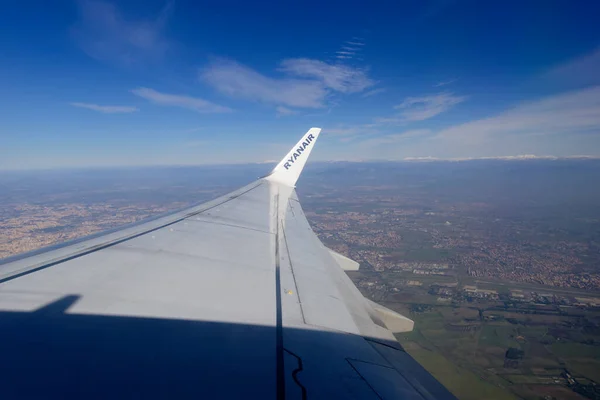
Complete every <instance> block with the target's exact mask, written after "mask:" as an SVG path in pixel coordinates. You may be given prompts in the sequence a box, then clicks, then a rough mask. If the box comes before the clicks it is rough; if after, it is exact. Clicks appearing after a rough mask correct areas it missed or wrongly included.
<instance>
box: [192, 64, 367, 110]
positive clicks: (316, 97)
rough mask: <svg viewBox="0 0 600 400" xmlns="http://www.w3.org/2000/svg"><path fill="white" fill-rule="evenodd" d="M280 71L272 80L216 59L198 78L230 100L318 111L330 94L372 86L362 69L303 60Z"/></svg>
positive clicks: (352, 91) (245, 67)
mask: <svg viewBox="0 0 600 400" xmlns="http://www.w3.org/2000/svg"><path fill="white" fill-rule="evenodd" d="M279 70H280V71H281V72H283V73H284V74H285V76H284V77H279V78H272V77H268V76H265V75H263V74H261V73H259V72H257V71H255V70H253V69H251V68H249V67H247V66H244V65H242V64H239V63H237V62H235V61H231V60H226V59H216V60H214V61H213V62H211V63H210V64H209V65H208V66H207V67H206V68H204V69H202V70H201V71H200V79H201V80H203V81H204V82H206V83H208V84H209V85H211V86H213V87H214V88H215V89H216V90H218V91H219V92H221V93H224V94H226V95H229V96H232V97H238V98H243V99H248V100H254V101H261V102H265V103H271V104H276V105H281V106H286V107H298V108H321V107H324V106H325V105H326V99H327V97H328V96H329V95H330V94H332V93H335V92H338V93H344V94H346V93H355V92H361V91H363V90H365V89H366V88H368V87H369V86H371V85H373V84H374V82H373V81H372V80H371V79H370V78H368V77H367V75H366V72H365V71H363V70H359V69H356V68H352V67H348V66H343V65H338V64H336V65H331V64H327V63H325V62H322V61H318V60H311V59H306V58H300V59H287V60H284V61H283V62H282V63H281V66H280V69H279Z"/></svg>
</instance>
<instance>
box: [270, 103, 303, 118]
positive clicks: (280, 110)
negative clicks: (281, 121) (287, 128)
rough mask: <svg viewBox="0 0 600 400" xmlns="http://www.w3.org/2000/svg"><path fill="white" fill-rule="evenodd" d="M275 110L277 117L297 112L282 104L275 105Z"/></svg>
mask: <svg viewBox="0 0 600 400" xmlns="http://www.w3.org/2000/svg"><path fill="white" fill-rule="evenodd" d="M275 111H277V116H278V117H287V116H288V115H294V114H297V113H298V112H297V111H294V110H290V109H289V108H287V107H283V106H277V108H276V109H275Z"/></svg>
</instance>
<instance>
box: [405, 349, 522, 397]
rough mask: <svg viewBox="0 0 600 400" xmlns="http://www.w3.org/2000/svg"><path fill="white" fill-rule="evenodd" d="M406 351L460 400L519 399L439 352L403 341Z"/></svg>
mask: <svg viewBox="0 0 600 400" xmlns="http://www.w3.org/2000/svg"><path fill="white" fill-rule="evenodd" d="M401 343H402V345H403V346H404V348H405V349H406V351H407V352H408V353H409V354H410V355H411V356H412V357H414V359H415V360H417V361H418V362H419V363H420V364H421V365H423V367H425V369H427V370H428V371H429V372H431V373H432V375H433V376H435V377H436V378H437V379H438V380H439V381H440V382H441V383H442V384H443V385H444V386H446V388H448V390H450V391H451V392H452V393H453V394H454V395H455V396H456V397H458V398H459V399H465V400H471V399H472V400H481V399H499V400H502V399H511V400H512V399H517V398H518V397H515V396H514V395H513V394H512V393H510V391H507V390H505V389H503V388H500V387H498V386H495V385H494V384H491V383H488V382H486V381H485V380H483V379H481V378H479V377H478V376H477V375H475V374H474V373H472V372H470V371H469V370H467V369H464V368H461V367H459V366H457V365H456V364H454V363H452V362H450V361H449V360H448V359H447V358H446V357H444V356H443V355H442V354H441V353H440V352H439V351H437V350H427V349H425V348H423V347H421V346H420V345H419V344H418V343H416V342H413V341H410V340H408V341H407V340H401Z"/></svg>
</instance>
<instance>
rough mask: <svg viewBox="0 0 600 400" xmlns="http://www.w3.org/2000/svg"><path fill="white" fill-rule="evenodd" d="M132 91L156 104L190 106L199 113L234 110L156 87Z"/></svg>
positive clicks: (189, 107)
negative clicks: (159, 89) (166, 91)
mask: <svg viewBox="0 0 600 400" xmlns="http://www.w3.org/2000/svg"><path fill="white" fill-rule="evenodd" d="M131 93H133V94H135V95H136V96H139V97H142V98H144V99H146V100H149V101H151V102H153V103H155V104H160V105H164V106H174V107H183V108H188V109H190V110H194V111H197V112H199V113H223V112H230V111H232V110H231V109H230V108H229V107H224V106H220V105H218V104H215V103H211V102H210V101H208V100H204V99H200V98H197V97H191V96H185V95H177V94H168V93H161V92H158V91H156V90H154V89H149V88H144V87H140V88H137V89H133V90H132V91H131Z"/></svg>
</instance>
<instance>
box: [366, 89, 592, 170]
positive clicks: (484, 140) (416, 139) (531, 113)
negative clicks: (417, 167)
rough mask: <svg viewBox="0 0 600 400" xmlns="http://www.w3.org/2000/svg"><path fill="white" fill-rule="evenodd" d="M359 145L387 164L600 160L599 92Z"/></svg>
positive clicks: (558, 97)
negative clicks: (427, 159) (487, 159)
mask: <svg viewBox="0 0 600 400" xmlns="http://www.w3.org/2000/svg"><path fill="white" fill-rule="evenodd" d="M357 145H358V146H359V147H360V149H361V150H360V151H365V152H366V151H368V150H369V149H371V150H372V154H373V156H378V157H380V158H387V159H403V158H405V157H436V158H444V159H448V158H471V157H500V156H516V155H520V154H536V155H538V156H540V155H554V156H560V157H564V156H575V155H582V154H585V155H591V156H600V86H595V87H590V88H586V89H582V90H576V91H571V92H566V93H560V94H556V95H552V96H547V97H544V98H539V99H537V100H534V101H530V102H525V103H521V104H517V105H515V106H514V107H512V108H510V109H508V110H506V111H504V112H501V113H499V114H497V115H495V116H492V117H488V118H482V119H477V120H473V121H469V122H465V123H461V124H457V125H452V126H449V127H446V128H442V129H439V130H436V131H427V130H421V129H419V130H416V131H412V132H411V131H409V132H405V133H403V134H391V135H385V134H384V135H380V136H379V137H374V138H369V139H366V140H363V141H360V142H358V143H357Z"/></svg>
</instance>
